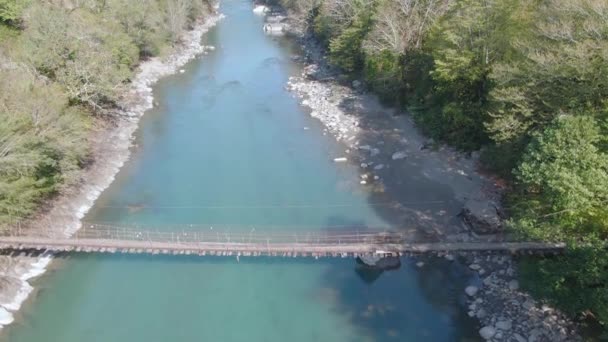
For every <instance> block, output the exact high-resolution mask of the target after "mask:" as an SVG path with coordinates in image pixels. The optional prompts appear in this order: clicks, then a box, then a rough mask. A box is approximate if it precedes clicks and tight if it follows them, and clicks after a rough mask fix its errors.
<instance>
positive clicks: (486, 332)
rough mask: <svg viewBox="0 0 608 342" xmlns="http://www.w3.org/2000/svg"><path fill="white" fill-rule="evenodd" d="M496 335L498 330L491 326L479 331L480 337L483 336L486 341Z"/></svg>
mask: <svg viewBox="0 0 608 342" xmlns="http://www.w3.org/2000/svg"><path fill="white" fill-rule="evenodd" d="M494 335H496V329H494V327H491V326H485V327H483V328H481V329H479V336H481V337H482V338H483V339H485V340H489V339H491V338H492V337H494Z"/></svg>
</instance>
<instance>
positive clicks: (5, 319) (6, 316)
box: [0, 307, 14, 325]
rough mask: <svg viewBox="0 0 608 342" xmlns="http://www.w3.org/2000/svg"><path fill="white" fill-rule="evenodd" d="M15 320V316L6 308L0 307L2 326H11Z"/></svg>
mask: <svg viewBox="0 0 608 342" xmlns="http://www.w3.org/2000/svg"><path fill="white" fill-rule="evenodd" d="M13 320H14V318H13V314H12V313H10V312H8V311H7V310H6V309H5V308H2V307H0V324H2V325H7V324H11V323H12V322H13Z"/></svg>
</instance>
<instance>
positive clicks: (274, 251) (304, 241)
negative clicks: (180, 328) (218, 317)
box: [0, 224, 564, 258]
mask: <svg viewBox="0 0 608 342" xmlns="http://www.w3.org/2000/svg"><path fill="white" fill-rule="evenodd" d="M26 231H27V233H23V232H22V230H21V229H12V230H8V231H4V232H2V233H1V234H0V249H7V250H38V251H43V250H45V251H51V252H89V253H92V252H95V253H130V254H174V255H175V254H184V255H200V256H205V255H216V256H282V257H298V256H302V257H317V258H318V257H360V256H401V255H413V254H424V253H438V254H443V253H460V252H502V253H514V254H515V253H546V252H549V253H557V252H560V251H561V250H562V249H563V248H564V245H563V244H559V243H539V242H411V241H408V240H411V239H408V236H407V234H406V233H405V232H400V231H395V230H380V229H370V228H365V229H348V228H340V229H331V230H309V231H291V230H280V231H256V229H255V228H252V229H250V230H248V231H247V230H243V229H238V230H232V229H226V228H215V229H214V228H213V227H206V229H201V227H194V226H185V227H182V229H181V230H176V229H175V228H173V230H167V229H164V230H162V229H149V228H148V229H146V227H137V226H118V225H108V224H84V225H83V227H82V228H81V229H80V230H78V231H77V232H76V233H74V234H73V235H72V236H69V237H68V236H66V235H63V234H58V233H56V232H55V233H51V232H45V231H43V230H39V231H38V232H36V233H34V232H33V231H32V230H31V229H27V230H26Z"/></svg>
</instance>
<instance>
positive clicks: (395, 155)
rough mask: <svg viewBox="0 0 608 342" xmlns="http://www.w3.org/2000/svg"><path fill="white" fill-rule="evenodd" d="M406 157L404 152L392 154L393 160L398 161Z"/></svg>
mask: <svg viewBox="0 0 608 342" xmlns="http://www.w3.org/2000/svg"><path fill="white" fill-rule="evenodd" d="M405 157H407V154H406V153H405V151H399V152H395V153H393V156H392V158H393V160H398V159H403V158H405Z"/></svg>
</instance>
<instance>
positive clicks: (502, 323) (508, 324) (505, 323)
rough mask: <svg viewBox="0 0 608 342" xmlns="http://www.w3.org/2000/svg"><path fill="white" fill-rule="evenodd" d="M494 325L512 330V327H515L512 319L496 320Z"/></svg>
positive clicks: (501, 328)
mask: <svg viewBox="0 0 608 342" xmlns="http://www.w3.org/2000/svg"><path fill="white" fill-rule="evenodd" d="M494 326H495V327H496V329H500V330H504V331H507V330H511V328H512V327H513V323H512V322H511V321H510V320H503V321H498V322H496V324H495V325H494Z"/></svg>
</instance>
